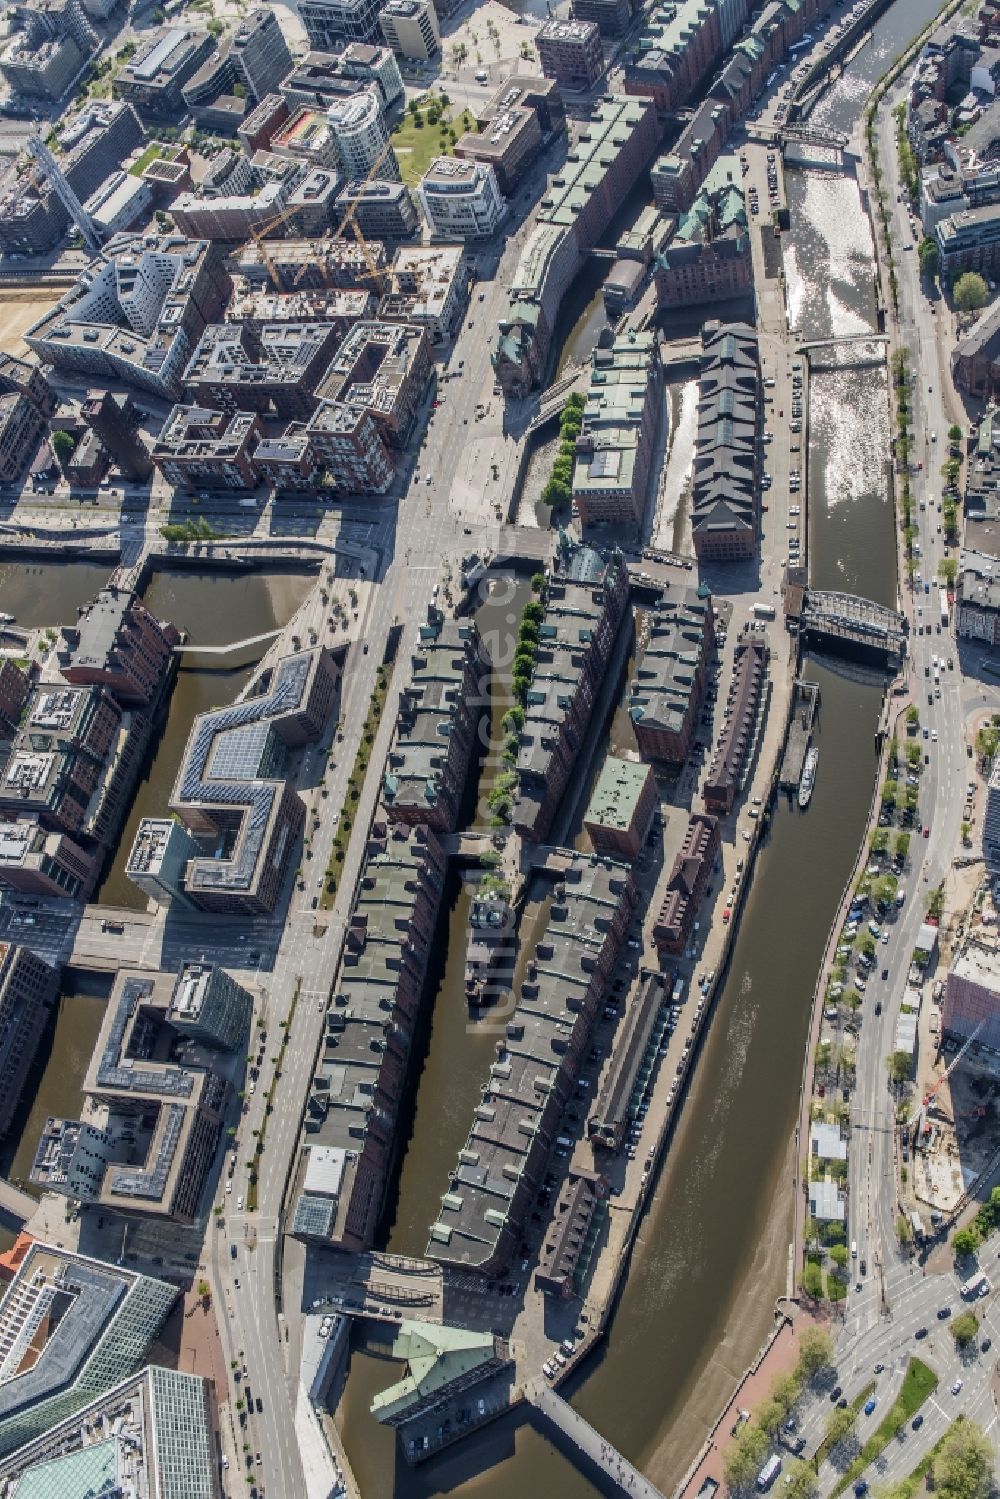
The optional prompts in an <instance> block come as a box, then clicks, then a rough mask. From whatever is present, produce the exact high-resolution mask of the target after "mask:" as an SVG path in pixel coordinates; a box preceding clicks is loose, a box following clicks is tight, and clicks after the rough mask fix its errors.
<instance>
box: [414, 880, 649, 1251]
mask: <svg viewBox="0 0 1000 1499" xmlns="http://www.w3.org/2000/svg"><path fill="white" fill-rule="evenodd" d="M539 891H544V893H545V894H551V904H550V905H549V904H543V905H542V906H541V910H542V911H544V913H545V914H544V917H543V921H542V922H540V923H539V924H538V927H537V928H536V929H537V930H538V940H537V942H536V944H535V947H534V950H533V952H532V953H531V956H530V958H529V960H528V963H527V964H526V966H525V968H524V971H523V974H522V976H521V979H520V982H519V983H518V984H517V985H516V992H515V996H514V1000H515V1002H514V1008H513V1011H512V1012H511V1014H510V1015H509V1018H508V1020H507V1024H506V1027H505V1031H504V1034H503V1035H502V1036H501V1037H500V1038H499V1039H498V1042H497V1047H496V1056H495V1058H494V1059H493V1061H492V1062H491V1064H490V1068H489V1073H488V1075H487V1077H486V1079H485V1082H484V1086H483V1089H482V1095H481V1098H480V1100H479V1101H478V1102H477V1105H476V1108H475V1111H474V1116H473V1120H472V1124H471V1127H470V1130H469V1135H468V1139H467V1140H466V1141H465V1143H464V1145H463V1146H462V1148H461V1150H460V1151H459V1154H458V1162H457V1164H456V1165H455V1166H454V1167H453V1168H452V1170H451V1172H450V1173H449V1180H448V1186H447V1188H446V1190H445V1192H444V1193H443V1195H442V1197H441V1206H440V1209H439V1211H438V1216H437V1219H436V1221H435V1222H434V1223H433V1224H432V1225H431V1231H430V1240H429V1242H428V1245H427V1255H428V1257H429V1258H431V1259H435V1260H438V1261H440V1262H441V1263H442V1264H444V1265H447V1266H448V1267H449V1268H450V1269H453V1270H465V1271H471V1272H474V1273H477V1274H480V1275H487V1276H497V1275H501V1274H502V1273H503V1272H504V1270H505V1269H506V1267H507V1265H508V1264H509V1263H510V1260H511V1257H512V1256H513V1254H514V1253H515V1251H516V1250H517V1247H518V1245H519V1244H520V1242H521V1239H522V1238H523V1236H524V1233H525V1231H526V1229H527V1225H528V1217H529V1213H530V1211H531V1209H532V1208H533V1206H534V1203H535V1198H536V1196H537V1193H538V1191H539V1190H540V1188H541V1186H542V1184H543V1182H544V1178H545V1172H546V1170H547V1169H548V1166H549V1161H550V1153H551V1151H552V1148H553V1146H554V1145H555V1141H556V1137H557V1136H558V1134H559V1132H560V1127H561V1120H562V1114H563V1110H564V1108H565V1107H566V1104H567V1102H568V1100H569V1098H570V1096H571V1094H572V1092H573V1089H574V1086H575V1083H576V1079H577V1077H578V1076H579V1073H580V1069H581V1068H582V1066H583V1064H584V1060H585V1058H586V1055H587V1050H588V1047H589V1044H590V1036H591V1031H592V1027H593V1024H594V1021H595V1019H596V1017H597V1015H598V1013H599V1011H600V1008H601V1006H602V1005H603V1004H604V1002H605V997H606V995H607V993H608V992H609V984H610V981H611V974H612V971H613V969H614V965H615V962H616V960H617V957H618V953H619V951H620V949H621V945H622V943H623V942H624V940H625V935H626V932H627V930H628V924H629V921H630V920H631V916H632V910H633V906H634V904H635V885H634V882H633V879H632V875H631V872H630V871H629V869H628V868H627V867H626V866H625V865H622V864H616V863H614V862H613V861H612V860H610V859H601V858H598V856H597V855H596V854H591V855H589V856H588V855H584V854H569V853H567V854H566V855H565V857H564V858H561V860H560V864H559V869H558V874H557V883H556V884H555V886H554V888H553V887H552V886H551V885H550V884H549V882H548V881H547V880H544V878H543V877H542V876H539V877H538V881H536V898H537V896H538V894H539Z"/></svg>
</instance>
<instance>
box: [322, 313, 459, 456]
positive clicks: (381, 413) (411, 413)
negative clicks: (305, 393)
mask: <svg viewBox="0 0 1000 1499" xmlns="http://www.w3.org/2000/svg"><path fill="white" fill-rule="evenodd" d="M430 348H431V345H430V339H429V338H428V337H427V334H426V332H425V331H424V329H423V328H411V327H409V326H408V325H407V324H400V323H378V322H375V323H358V324H356V325H355V327H354V328H352V329H351V332H350V333H349V334H348V335H347V337H346V338H345V340H344V342H343V343H342V344H341V346H340V348H339V349H338V350H337V352H336V354H335V355H334V356H333V360H332V361H331V363H330V365H329V368H328V369H327V372H326V374H325V375H324V376H323V378H322V380H321V381H320V383H319V385H318V386H317V387H316V397H317V400H319V401H325V402H329V401H332V402H334V403H337V404H340V405H343V406H346V407H347V408H348V410H349V411H352V412H354V413H355V414H358V415H360V414H361V413H366V414H367V415H368V416H370V417H371V419H372V421H373V422H374V423H375V426H376V427H377V429H378V431H379V434H380V436H381V438H382V441H383V442H384V443H385V444H386V445H387V446H388V447H392V448H402V447H405V445H406V440H407V437H408V436H409V433H410V429H411V427H412V425H413V420H414V418H415V416H416V413H417V410H418V408H419V406H420V402H421V401H422V400H423V397H424V393H425V391H426V389H427V385H428V382H429V380H430V378H431V353H430ZM323 422H324V418H323V417H322V416H321V415H320V413H319V412H317V415H316V417H315V418H314V419H313V420H311V421H310V423H309V431H310V434H311V435H313V434H314V441H317V442H318V435H319V432H320V431H321V430H322V427H323Z"/></svg>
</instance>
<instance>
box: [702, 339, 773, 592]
mask: <svg viewBox="0 0 1000 1499" xmlns="http://www.w3.org/2000/svg"><path fill="white" fill-rule="evenodd" d="M762 431H763V387H762V385H761V377H760V359H759V353H758V348H757V334H756V332H755V331H754V329H753V328H751V327H749V326H748V325H747V324H745V323H730V324H721V323H717V322H712V323H706V324H705V325H704V327H703V329H702V356H701V374H700V378H699V381H698V434H697V438H696V440H695V458H694V477H693V480H692V493H691V531H692V539H693V541H694V549H695V552H696V553H697V555H698V557H699V559H701V560H704V561H709V560H710V561H713V562H725V561H736V560H743V559H746V558H749V557H753V556H755V555H756V552H757V542H758V537H759V534H760V473H761V452H762V445H761V432H762Z"/></svg>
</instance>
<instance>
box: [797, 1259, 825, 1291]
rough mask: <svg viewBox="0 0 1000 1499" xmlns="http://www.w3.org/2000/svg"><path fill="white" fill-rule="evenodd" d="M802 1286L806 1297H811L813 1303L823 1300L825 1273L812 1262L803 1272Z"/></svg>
mask: <svg viewBox="0 0 1000 1499" xmlns="http://www.w3.org/2000/svg"><path fill="white" fill-rule="evenodd" d="M801 1285H802V1294H803V1295H804V1296H809V1297H810V1298H811V1299H812V1300H813V1301H821V1300H822V1299H823V1272H822V1270H821V1269H820V1268H819V1266H818V1265H815V1264H813V1262H812V1260H810V1261H809V1262H808V1264H807V1265H806V1266H805V1268H804V1270H803V1271H802V1278H801Z"/></svg>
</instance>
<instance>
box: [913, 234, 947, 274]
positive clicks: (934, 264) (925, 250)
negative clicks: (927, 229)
mask: <svg viewBox="0 0 1000 1499" xmlns="http://www.w3.org/2000/svg"><path fill="white" fill-rule="evenodd" d="M917 255H918V257H919V260H920V274H921V275H922V276H930V277H931V278H932V279H933V277H935V276H936V275H937V273H938V267H939V265H940V264H941V255H940V252H939V250H938V247H937V241H936V240H933V239H931V238H930V237H929V235H925V236H924V238H923V239H922V240H921V241H920V243H919V245H918V246H917Z"/></svg>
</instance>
